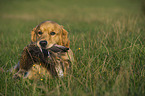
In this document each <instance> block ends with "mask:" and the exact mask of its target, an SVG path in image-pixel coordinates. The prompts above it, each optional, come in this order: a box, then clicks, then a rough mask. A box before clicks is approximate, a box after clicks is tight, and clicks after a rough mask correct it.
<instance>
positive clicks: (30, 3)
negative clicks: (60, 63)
mask: <svg viewBox="0 0 145 96" xmlns="http://www.w3.org/2000/svg"><path fill="white" fill-rule="evenodd" d="M45 20H51V21H55V22H57V23H59V24H60V25H63V26H64V28H65V29H66V30H67V31H68V32H69V38H70V41H71V43H70V48H71V49H72V50H73V52H74V55H75V59H76V62H74V63H73V65H72V70H71V71H70V73H69V75H68V76H66V77H64V78H60V79H58V78H52V79H51V78H43V80H36V81H33V80H28V79H24V80H23V79H21V80H17V81H16V80H14V79H12V74H11V73H10V72H2V71H0V96H41V95H43V96H48V95H49V96H144V95H145V89H144V88H145V84H144V81H145V76H144V74H145V70H144V68H145V15H144V14H143V12H142V10H141V0H61V1H59V0H0V68H3V69H4V70H5V71H6V70H8V69H10V68H11V67H12V66H14V65H15V64H17V62H18V60H19V58H20V55H21V52H22V50H23V48H24V47H25V46H26V45H27V44H29V43H30V32H31V30H32V29H33V28H34V27H35V26H36V25H38V24H39V23H41V22H42V21H45Z"/></svg>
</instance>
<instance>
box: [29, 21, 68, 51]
mask: <svg viewBox="0 0 145 96" xmlns="http://www.w3.org/2000/svg"><path fill="white" fill-rule="evenodd" d="M67 35H68V32H67V31H66V30H65V29H64V28H63V27H62V26H61V25H59V24H57V23H55V22H53V21H45V22H42V23H40V24H39V25H37V26H36V27H35V28H33V30H32V31H31V41H32V43H35V44H37V46H38V47H40V48H43V49H48V48H50V47H52V46H53V45H54V44H58V45H62V46H65V47H68V48H69V39H68V36H67Z"/></svg>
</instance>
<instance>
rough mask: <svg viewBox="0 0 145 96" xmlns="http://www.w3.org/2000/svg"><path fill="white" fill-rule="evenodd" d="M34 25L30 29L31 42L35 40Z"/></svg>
mask: <svg viewBox="0 0 145 96" xmlns="http://www.w3.org/2000/svg"><path fill="white" fill-rule="evenodd" d="M35 30H36V27H35V28H33V30H32V31H31V42H35V41H36V33H35Z"/></svg>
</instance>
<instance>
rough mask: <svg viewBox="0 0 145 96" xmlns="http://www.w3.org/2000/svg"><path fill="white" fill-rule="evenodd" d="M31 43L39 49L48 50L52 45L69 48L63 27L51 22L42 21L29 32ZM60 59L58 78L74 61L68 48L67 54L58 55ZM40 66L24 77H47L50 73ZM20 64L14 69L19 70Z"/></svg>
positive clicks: (66, 34)
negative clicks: (61, 65) (39, 75)
mask: <svg viewBox="0 0 145 96" xmlns="http://www.w3.org/2000/svg"><path fill="white" fill-rule="evenodd" d="M31 43H32V44H36V45H37V46H38V47H39V48H42V49H46V50H47V49H48V48H50V47H52V46H53V45H54V44H57V45H61V46H64V47H67V48H69V43H70V41H69V39H68V32H67V31H66V30H65V29H64V28H63V26H61V25H59V24H57V23H56V22H53V21H44V22H42V23H40V24H39V25H37V26H36V27H35V28H33V30H32V31H31ZM60 56H61V59H62V60H63V69H62V67H60V65H59V66H57V68H56V70H57V71H58V76H59V77H63V76H65V75H66V74H67V72H68V69H69V68H70V64H72V62H73V61H74V58H73V52H72V50H71V49H70V48H69V50H68V52H62V53H60ZM40 65H41V64H36V65H35V66H33V67H32V68H31V69H30V70H29V72H27V75H26V76H25V77H27V78H29V79H32V78H37V77H38V74H36V73H41V74H42V75H49V76H50V73H49V72H48V71H47V69H45V68H43V67H41V66H40ZM19 66H20V64H19V63H18V64H17V65H16V66H15V67H14V69H15V70H16V69H19Z"/></svg>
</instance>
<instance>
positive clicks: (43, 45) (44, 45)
mask: <svg viewBox="0 0 145 96" xmlns="http://www.w3.org/2000/svg"><path fill="white" fill-rule="evenodd" d="M39 44H40V45H41V46H42V47H46V45H47V41H45V40H44V41H40V43H39Z"/></svg>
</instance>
